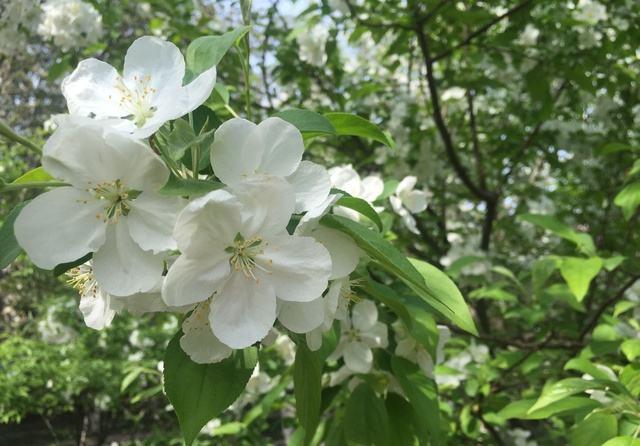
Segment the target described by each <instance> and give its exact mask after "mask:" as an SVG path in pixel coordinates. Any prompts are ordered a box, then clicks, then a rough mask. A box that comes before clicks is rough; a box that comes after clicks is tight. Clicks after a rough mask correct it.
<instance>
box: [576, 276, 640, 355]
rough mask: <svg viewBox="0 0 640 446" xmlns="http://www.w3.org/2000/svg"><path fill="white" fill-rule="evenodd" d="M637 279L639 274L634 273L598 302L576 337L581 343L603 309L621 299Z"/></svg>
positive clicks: (639, 277)
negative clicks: (607, 297)
mask: <svg viewBox="0 0 640 446" xmlns="http://www.w3.org/2000/svg"><path fill="white" fill-rule="evenodd" d="M638 279H640V274H636V275H634V276H632V277H631V278H630V279H629V280H628V281H627V282H626V283H625V284H624V285H623V286H622V288H620V289H619V290H618V292H617V293H616V294H614V295H613V296H612V297H611V298H609V299H607V300H605V301H604V302H603V303H602V304H600V306H599V307H598V309H596V311H595V313H594V314H593V316H592V317H591V319H590V320H589V322H587V324H586V325H585V326H584V328H583V329H582V331H581V332H580V336H579V337H578V339H579V341H580V342H581V343H582V342H583V341H584V339H585V338H586V337H587V335H588V334H589V333H590V332H591V330H593V329H594V328H595V326H596V325H597V324H598V320H599V319H600V316H602V314H603V313H604V312H605V311H607V308H609V306H611V305H613V304H615V303H616V302H618V301H619V300H620V299H622V298H623V297H624V293H625V292H626V291H627V290H628V289H629V288H631V287H632V286H633V284H634V283H636V282H637V281H638Z"/></svg>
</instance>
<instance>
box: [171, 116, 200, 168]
mask: <svg viewBox="0 0 640 446" xmlns="http://www.w3.org/2000/svg"><path fill="white" fill-rule="evenodd" d="M195 141H196V132H195V131H194V130H193V128H192V127H191V125H190V124H189V123H188V122H187V121H186V120H184V119H176V120H175V121H173V129H172V130H171V133H169V136H168V137H167V146H168V147H167V154H168V155H169V157H171V159H172V160H174V161H176V160H179V159H180V158H182V157H183V156H184V152H186V151H187V149H188V148H189V147H191V146H192V145H193V144H195Z"/></svg>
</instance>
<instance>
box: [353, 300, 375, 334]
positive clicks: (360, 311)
mask: <svg viewBox="0 0 640 446" xmlns="http://www.w3.org/2000/svg"><path fill="white" fill-rule="evenodd" d="M351 320H352V321H353V326H354V327H355V328H356V329H357V330H360V331H363V332H366V331H368V330H370V329H371V328H373V326H374V325H375V323H376V322H377V321H378V308H377V307H376V304H374V303H373V302H372V301H370V300H361V301H360V302H358V303H357V304H355V305H354V306H353V310H351Z"/></svg>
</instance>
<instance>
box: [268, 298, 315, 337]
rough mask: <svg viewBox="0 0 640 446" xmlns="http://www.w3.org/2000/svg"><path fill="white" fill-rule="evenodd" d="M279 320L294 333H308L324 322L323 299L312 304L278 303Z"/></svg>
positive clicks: (313, 301)
mask: <svg viewBox="0 0 640 446" xmlns="http://www.w3.org/2000/svg"><path fill="white" fill-rule="evenodd" d="M278 304H279V305H278V320H279V321H280V322H281V323H282V325H284V326H285V327H286V328H288V329H289V330H291V331H293V332H294V333H308V332H310V331H311V330H313V329H314V328H317V327H319V326H320V325H321V324H322V322H323V321H324V301H323V299H322V298H321V297H318V298H317V299H314V300H312V301H310V302H287V301H282V300H280V301H278Z"/></svg>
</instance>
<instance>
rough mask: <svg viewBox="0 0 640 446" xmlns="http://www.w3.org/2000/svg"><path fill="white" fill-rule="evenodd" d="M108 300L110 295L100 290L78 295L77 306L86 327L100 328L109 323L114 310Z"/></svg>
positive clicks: (114, 313) (114, 312)
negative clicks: (78, 301)
mask: <svg viewBox="0 0 640 446" xmlns="http://www.w3.org/2000/svg"><path fill="white" fill-rule="evenodd" d="M110 301H111V296H109V295H108V294H106V293H103V292H102V291H101V290H97V291H96V292H95V293H88V294H85V295H83V296H81V297H80V306H79V308H80V312H81V313H82V316H83V318H84V323H85V324H86V325H87V327H89V328H93V329H95V330H102V329H103V328H105V327H108V326H109V325H111V321H113V318H114V316H115V315H116V310H115V309H113V308H112V307H111V305H110Z"/></svg>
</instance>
